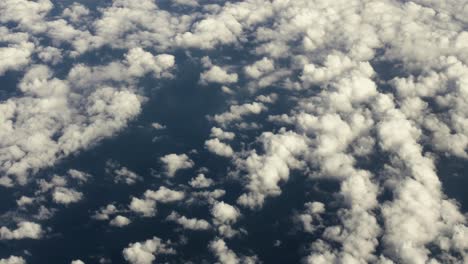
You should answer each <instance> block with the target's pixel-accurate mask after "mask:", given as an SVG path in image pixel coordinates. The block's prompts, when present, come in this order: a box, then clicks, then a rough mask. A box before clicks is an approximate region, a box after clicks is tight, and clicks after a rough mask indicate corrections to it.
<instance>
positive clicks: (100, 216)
mask: <svg viewBox="0 0 468 264" xmlns="http://www.w3.org/2000/svg"><path fill="white" fill-rule="evenodd" d="M118 212H119V210H118V209H117V207H116V206H115V205H113V204H108V205H106V207H103V208H101V209H100V210H99V211H97V212H96V213H94V215H93V216H92V218H94V219H96V220H109V216H110V215H113V214H116V213H118Z"/></svg>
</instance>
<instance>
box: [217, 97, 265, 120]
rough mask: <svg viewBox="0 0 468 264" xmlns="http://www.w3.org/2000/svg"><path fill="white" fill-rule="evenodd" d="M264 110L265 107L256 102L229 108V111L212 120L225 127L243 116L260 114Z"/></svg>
mask: <svg viewBox="0 0 468 264" xmlns="http://www.w3.org/2000/svg"><path fill="white" fill-rule="evenodd" d="M264 110H266V107H265V105H264V104H262V103H257V102H253V103H247V104H243V105H232V106H230V107H229V111H227V112H224V113H222V114H218V115H215V116H214V117H213V120H214V121H216V122H217V123H219V124H220V125H222V126H226V125H228V124H229V123H230V122H233V121H238V120H241V119H242V117H243V116H246V115H252V114H260V113H261V112H262V111H264Z"/></svg>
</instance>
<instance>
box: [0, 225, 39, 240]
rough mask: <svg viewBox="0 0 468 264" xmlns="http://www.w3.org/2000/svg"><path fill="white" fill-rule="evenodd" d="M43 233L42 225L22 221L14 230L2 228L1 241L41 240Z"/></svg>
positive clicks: (0, 232)
mask: <svg viewBox="0 0 468 264" xmlns="http://www.w3.org/2000/svg"><path fill="white" fill-rule="evenodd" d="M43 233H44V232H43V231H42V227H41V225H39V224H37V223H34V222H28V221H22V222H19V223H18V227H17V228H16V229H13V230H11V229H9V228H8V227H5V226H2V227H1V228H0V240H12V239H15V240H18V239H39V238H41V237H42V235H43Z"/></svg>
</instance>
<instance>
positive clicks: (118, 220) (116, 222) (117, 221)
mask: <svg viewBox="0 0 468 264" xmlns="http://www.w3.org/2000/svg"><path fill="white" fill-rule="evenodd" d="M130 223H131V221H130V219H128V218H127V217H125V216H122V215H118V216H116V217H114V219H112V220H111V221H110V222H109V225H111V226H116V227H124V226H127V225H129V224H130Z"/></svg>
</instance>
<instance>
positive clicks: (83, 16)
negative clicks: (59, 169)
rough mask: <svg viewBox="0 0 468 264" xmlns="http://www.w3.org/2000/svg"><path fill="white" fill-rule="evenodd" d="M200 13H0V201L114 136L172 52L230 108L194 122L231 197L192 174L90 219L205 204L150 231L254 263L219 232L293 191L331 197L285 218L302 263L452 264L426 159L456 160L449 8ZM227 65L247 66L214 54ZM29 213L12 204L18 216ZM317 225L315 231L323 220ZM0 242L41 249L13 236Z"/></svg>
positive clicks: (118, 3)
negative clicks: (330, 184)
mask: <svg viewBox="0 0 468 264" xmlns="http://www.w3.org/2000/svg"><path fill="white" fill-rule="evenodd" d="M207 2H210V3H209V4H206V5H204V4H205V1H191V0H183V1H182V0H177V1H175V0H174V1H171V6H176V7H177V8H174V10H171V9H168V8H162V7H160V6H158V4H159V2H158V1H153V0H143V1H138V2H136V1H131V0H114V1H112V3H111V4H109V5H108V6H102V7H100V8H98V9H97V10H96V11H91V10H90V9H88V8H87V7H86V6H84V5H81V4H78V3H75V4H73V5H71V6H69V7H67V8H65V9H64V10H63V11H62V13H61V14H59V15H57V16H51V15H49V13H50V12H52V10H53V9H54V5H53V3H52V2H51V1H49V0H39V1H28V0H5V1H2V2H0V23H2V24H5V26H3V25H0V35H1V36H0V43H1V44H4V45H2V46H1V47H0V76H3V75H5V74H8V73H9V72H12V71H16V72H19V71H24V74H22V75H21V77H20V80H18V85H17V91H15V93H14V94H13V95H11V96H10V97H9V98H6V99H4V100H3V99H2V100H3V101H1V102H0V174H1V177H0V185H3V186H6V187H12V186H14V185H16V184H26V183H27V182H28V180H29V179H30V176H31V175H35V174H36V172H37V171H39V170H40V169H42V168H46V167H49V166H52V165H54V164H56V162H57V161H58V160H60V159H63V158H65V157H67V156H69V155H71V154H74V153H76V152H78V151H80V150H83V149H87V148H89V147H90V146H93V145H94V144H96V143H98V142H99V141H100V140H102V139H104V138H107V137H111V136H113V135H115V134H116V133H117V132H118V131H120V130H121V129H123V128H124V127H126V126H127V124H128V123H129V122H130V121H131V120H132V119H133V118H135V117H136V116H137V115H138V114H139V113H140V112H141V109H142V106H143V103H144V101H145V98H144V94H143V93H142V90H141V89H139V87H138V85H139V80H140V79H141V78H143V77H148V76H150V77H151V78H154V79H159V78H171V77H173V75H172V73H171V70H172V69H173V68H174V67H175V66H176V60H175V57H174V56H173V55H170V54H169V53H172V52H174V51H177V50H183V51H185V52H186V55H190V56H188V57H190V58H191V59H193V60H196V59H198V60H199V62H200V65H202V66H203V69H201V70H200V72H201V73H200V81H199V84H201V85H203V86H210V85H219V86H222V85H229V86H230V87H229V88H228V87H227V86H222V88H221V89H222V91H224V92H225V94H224V95H225V96H226V97H228V98H230V100H228V101H227V102H228V104H229V105H227V106H226V108H225V110H224V112H220V113H217V114H212V115H210V116H208V118H207V119H208V121H209V122H211V123H212V125H213V128H212V129H211V131H210V132H211V134H209V135H206V141H205V144H204V147H205V148H206V149H207V150H208V152H210V153H211V154H214V155H219V156H222V157H224V158H226V159H227V160H228V161H229V162H231V164H232V167H230V168H229V170H230V171H229V172H227V174H228V175H229V176H230V179H233V180H236V181H238V182H240V183H241V185H242V187H243V190H242V193H241V194H240V195H239V196H238V197H236V199H234V200H232V201H220V200H221V198H222V197H223V196H224V194H225V193H226V192H227V191H229V190H223V189H211V188H212V187H213V185H215V184H217V182H216V183H215V181H214V180H213V179H211V178H209V177H205V174H204V173H208V172H209V169H206V170H202V169H200V173H197V174H198V175H197V174H195V175H197V176H196V177H193V178H192V179H191V180H190V181H189V182H188V183H187V184H186V185H183V186H182V187H180V186H178V187H177V188H179V187H180V188H181V189H182V188H183V189H184V190H183V191H179V190H172V189H169V188H166V187H159V189H158V190H156V191H153V190H147V191H146V192H145V193H144V194H143V197H141V198H137V197H132V198H131V201H130V204H129V205H128V206H127V207H126V208H128V209H129V210H130V211H128V210H127V209H118V208H117V207H116V206H115V205H114V204H109V205H108V206H106V207H104V208H102V209H101V210H100V211H98V212H97V213H96V214H95V215H94V218H95V219H98V220H110V219H111V216H113V215H116V214H118V213H122V214H123V213H129V212H133V213H136V214H138V215H142V216H144V217H155V216H156V205H157V204H156V203H172V202H177V201H182V200H184V199H187V201H188V203H189V204H192V203H195V202H199V203H200V204H202V205H208V206H209V210H210V213H211V215H212V217H213V218H212V221H211V222H212V223H210V222H208V221H206V220H203V219H198V218H189V217H186V216H183V215H180V214H179V213H177V212H176V211H175V210H174V211H172V212H171V213H170V214H169V216H167V217H166V218H165V219H166V220H167V221H172V222H175V223H177V224H178V225H180V226H182V227H183V228H184V229H191V230H199V231H200V230H211V229H215V231H216V237H215V238H213V239H212V240H211V242H210V244H209V245H208V248H209V250H210V251H211V252H212V253H213V254H214V256H215V257H216V258H217V259H218V261H219V262H220V263H254V262H258V261H259V260H258V259H257V258H256V257H246V256H244V255H243V254H238V253H236V252H234V251H233V250H232V249H230V248H229V247H228V246H227V244H228V243H226V241H227V240H228V239H232V238H233V237H234V236H235V235H238V234H240V233H243V234H247V233H248V232H242V230H241V228H239V229H237V227H236V228H234V227H233V226H234V225H235V224H238V222H239V221H240V219H241V218H242V216H243V215H244V214H243V211H242V210H261V209H262V207H263V206H264V205H265V203H268V202H269V198H271V197H277V196H280V195H281V194H282V192H283V190H282V188H283V184H284V183H285V182H287V181H288V180H289V178H290V177H291V175H298V176H297V177H304V178H306V180H309V181H317V180H321V179H327V180H332V181H335V182H337V183H338V185H339V188H338V190H337V193H335V194H334V195H333V197H334V198H335V199H336V200H334V201H306V202H305V204H304V208H305V210H304V211H303V212H301V213H295V214H294V215H292V218H293V219H294V221H292V222H293V223H295V224H297V225H298V226H299V227H300V228H299V229H301V230H303V231H304V232H307V233H312V234H314V235H315V237H318V239H315V240H314V241H309V242H308V246H307V249H308V252H306V253H305V254H304V256H303V260H304V262H306V263H385V264H387V263H415V264H419V263H464V262H467V261H468V253H467V252H468V239H467V237H468V227H467V223H466V220H467V217H466V215H463V214H462V212H461V211H460V208H459V205H458V203H457V202H456V201H454V200H452V199H449V198H448V197H447V195H446V194H444V192H443V186H442V183H441V180H440V175H441V173H443V172H441V171H438V170H437V165H438V164H437V162H438V158H439V157H441V156H447V157H449V158H451V157H453V158H455V157H456V158H459V159H462V160H466V158H468V153H467V147H468V110H467V109H468V100H467V98H468V66H467V64H468V32H467V31H466V28H467V23H468V20H467V19H466V14H467V10H468V8H467V5H466V3H465V2H464V1H461V0H450V1H432V0H413V1H396V0H351V1H349V0H337V1H321V0H294V1H292V0H271V1H262V0H244V1H232V2H229V1H228V2H226V3H222V4H221V3H214V2H213V3H212V1H207ZM161 6H162V5H161ZM181 10H191V13H185V12H182V11H181ZM93 12H96V17H94V18H93V16H92V15H91V14H92V13H93ZM11 24H14V25H15V26H14V27H11V26H7V25H11ZM44 36H46V37H48V38H50V43H44V41H43V40H42V37H44ZM105 48H111V49H114V50H116V51H122V52H121V54H123V55H119V56H120V57H119V58H115V59H114V60H112V61H110V62H105V63H104V62H103V63H101V64H97V65H87V64H86V63H85V62H82V61H81V60H80V58H81V56H82V55H83V54H87V53H92V52H94V51H96V50H99V49H105ZM229 49H234V50H236V51H241V52H243V53H247V54H248V55H247V56H246V57H247V58H245V59H244V58H243V59H241V60H236V59H232V58H230V54H225V56H224V55H221V56H217V55H216V52H219V51H224V50H229ZM192 50H196V52H194V54H195V55H194V54H190V51H192ZM197 56H199V57H197ZM208 56H213V57H212V58H209V57H208ZM214 56H217V57H214ZM67 59H77V62H76V63H73V64H72V65H71V66H70V67H69V68H68V69H66V71H65V73H60V72H63V71H59V70H54V67H55V65H58V64H60V63H63V62H65V61H66V60H67ZM272 91H273V92H274V93H271V92H272ZM266 92H270V94H269V95H267V94H266ZM280 102H281V104H280ZM277 103H278V104H277ZM219 127H221V128H219ZM154 128H156V129H161V128H164V127H163V126H162V125H155V126H154ZM248 130H250V132H248ZM252 131H253V132H252ZM235 140H238V141H240V144H237V143H239V142H235ZM228 141H232V144H231V143H229V144H228V143H227V142H228ZM244 141H245V142H244ZM200 151H201V150H200ZM192 153H197V151H194V152H192ZM194 155H195V154H194ZM194 160H196V159H194ZM159 161H160V163H162V165H163V166H162V167H163V168H162V169H163V172H164V173H165V175H166V176H167V178H169V179H166V180H167V181H168V182H169V183H170V180H175V178H177V177H175V176H176V175H177V173H178V172H179V171H180V170H189V169H194V168H196V167H197V164H195V162H194V161H193V160H192V159H191V157H189V156H188V155H187V154H184V153H180V154H176V153H172V154H167V155H165V156H163V157H159ZM119 166H120V165H119ZM110 171H111V172H112V173H113V174H116V175H117V177H116V181H118V182H125V183H128V184H136V183H137V182H138V181H140V180H142V178H141V177H140V176H139V175H137V174H136V173H133V172H132V171H130V170H128V169H127V168H126V167H120V168H117V167H116V168H113V167H112V170H110ZM293 172H295V173H293ZM70 174H71V176H73V175H75V177H76V179H85V180H83V182H85V181H86V176H84V175H81V174H79V173H78V174H77V173H70ZM72 174H73V175H72ZM207 175H208V174H207ZM221 180H224V179H221ZM40 186H41V188H42V190H41V191H39V192H38V195H40V194H42V193H45V192H48V191H49V190H50V191H51V195H52V199H53V201H55V202H56V203H60V204H70V203H74V202H78V201H80V200H81V199H82V195H83V194H82V193H81V192H79V191H77V190H75V189H73V188H71V187H67V186H66V182H64V181H63V180H61V179H60V177H59V178H57V177H54V178H53V179H52V180H51V181H50V182H45V181H42V182H41V183H40ZM191 188H193V189H207V190H193V189H191ZM306 191H307V190H304V192H306ZM226 199H228V198H226ZM36 200H37V199H36ZM200 201H203V203H202V202H200ZM34 202H35V199H33V198H30V197H27V196H23V197H21V198H19V199H18V200H17V204H18V206H19V207H25V206H27V205H28V204H32V203H34ZM328 202H329V203H330V206H329V204H327V203H328ZM235 203H237V204H235ZM237 206H238V207H237ZM331 215H332V217H333V221H325V220H324V219H325V217H330V216H331ZM130 223H131V221H130V219H129V218H127V217H125V216H122V215H117V216H115V217H114V218H113V219H112V220H110V224H111V225H112V226H118V227H123V226H126V225H128V224H130ZM212 227H213V228H212ZM0 231H1V232H0V233H1V239H22V238H34V239H38V238H40V237H41V236H42V233H43V231H42V229H41V226H40V225H39V224H36V223H33V222H27V221H23V222H19V223H18V228H17V229H14V230H11V229H9V228H7V227H2V228H1V230H0ZM151 235H153V234H151ZM169 244H170V243H169V242H167V243H165V242H163V241H162V240H161V239H159V238H157V237H154V238H153V239H149V240H147V241H144V242H137V243H133V244H130V245H129V246H128V248H126V249H124V251H123V255H124V258H125V259H126V260H127V261H129V262H131V263H152V262H153V261H154V260H155V259H156V257H157V256H158V255H159V254H173V253H175V250H174V249H173V248H172V247H170V246H169ZM23 261H24V260H23V259H22V258H18V257H15V256H12V257H10V258H8V259H2V260H0V262H5V263H10V262H11V263H15V262H18V263H22V262H23Z"/></svg>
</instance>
